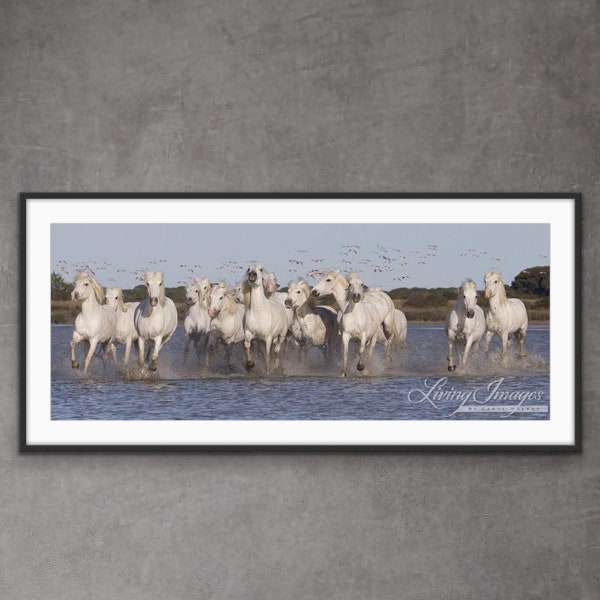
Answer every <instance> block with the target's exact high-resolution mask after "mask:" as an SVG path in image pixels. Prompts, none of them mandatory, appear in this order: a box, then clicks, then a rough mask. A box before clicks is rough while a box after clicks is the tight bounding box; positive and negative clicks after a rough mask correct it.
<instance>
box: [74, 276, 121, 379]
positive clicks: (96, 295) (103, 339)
mask: <svg viewBox="0 0 600 600" xmlns="http://www.w3.org/2000/svg"><path fill="white" fill-rule="evenodd" d="M71 299H72V300H78V301H80V302H81V312H80V313H79V314H78V315H77V317H76V319H75V330H74V331H73V337H72V338H71V342H70V347H71V366H72V367H73V368H74V369H78V368H79V362H77V358H76V357H75V346H76V344H77V343H79V342H81V341H85V342H86V345H87V346H89V347H88V350H87V353H86V356H85V360H84V363H83V372H84V373H87V370H88V367H89V366H90V362H91V360H92V356H94V352H95V350H96V346H97V345H98V344H101V345H102V347H103V348H104V351H105V356H106V353H107V352H108V351H111V352H112V355H113V358H114V359H115V362H116V349H115V347H114V339H115V328H116V322H117V315H116V313H115V311H114V310H112V309H111V308H110V307H109V306H106V305H105V304H103V302H104V292H103V290H102V287H101V286H100V284H99V283H98V282H97V281H96V280H95V279H94V278H93V277H91V276H90V275H88V274H87V273H84V272H80V273H78V274H77V276H76V278H75V282H74V288H73V291H72V292H71Z"/></svg>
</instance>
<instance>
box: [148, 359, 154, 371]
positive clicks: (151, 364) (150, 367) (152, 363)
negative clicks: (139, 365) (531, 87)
mask: <svg viewBox="0 0 600 600" xmlns="http://www.w3.org/2000/svg"><path fill="white" fill-rule="evenodd" d="M148 370H149V371H156V363H155V362H154V361H152V362H151V363H150V364H149V365H148Z"/></svg>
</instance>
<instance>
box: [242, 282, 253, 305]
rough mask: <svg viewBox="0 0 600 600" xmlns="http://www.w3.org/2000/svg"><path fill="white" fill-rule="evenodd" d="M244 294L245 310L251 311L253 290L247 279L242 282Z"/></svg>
mask: <svg viewBox="0 0 600 600" xmlns="http://www.w3.org/2000/svg"><path fill="white" fill-rule="evenodd" d="M242 294H243V295H244V308H245V309H246V310H249V309H250V300H251V297H252V288H251V287H250V284H249V283H248V281H247V280H246V279H244V280H243V281H242Z"/></svg>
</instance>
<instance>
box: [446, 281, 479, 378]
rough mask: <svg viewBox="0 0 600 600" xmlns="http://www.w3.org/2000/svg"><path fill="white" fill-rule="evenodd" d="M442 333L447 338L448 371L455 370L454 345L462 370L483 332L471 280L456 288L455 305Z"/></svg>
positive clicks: (473, 284)
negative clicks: (455, 345)
mask: <svg viewBox="0 0 600 600" xmlns="http://www.w3.org/2000/svg"><path fill="white" fill-rule="evenodd" d="M444 331H445V332H446V335H447V336H448V371H455V370H456V364H455V362H454V351H453V347H454V344H455V343H456V344H457V346H458V347H459V350H458V357H459V365H460V366H461V368H463V369H464V368H465V366H466V364H467V359H468V357H469V351H470V350H471V347H473V351H474V352H477V349H478V348H479V342H480V340H481V338H482V337H483V334H484V332H485V316H484V314H483V309H482V308H481V306H478V305H477V286H476V284H475V282H474V281H473V280H472V279H467V280H465V281H464V282H463V284H462V285H461V286H460V287H459V288H458V295H457V298H456V304H455V305H454V306H453V307H452V308H451V309H450V311H449V312H448V314H447V315H446V324H445V326H444ZM460 349H462V353H461V352H460Z"/></svg>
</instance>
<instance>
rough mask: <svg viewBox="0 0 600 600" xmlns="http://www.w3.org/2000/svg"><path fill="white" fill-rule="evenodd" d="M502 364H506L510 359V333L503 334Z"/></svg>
mask: <svg viewBox="0 0 600 600" xmlns="http://www.w3.org/2000/svg"><path fill="white" fill-rule="evenodd" d="M501 337H502V364H503V365H504V364H506V359H507V357H508V332H505V331H503V332H502V336H501Z"/></svg>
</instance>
